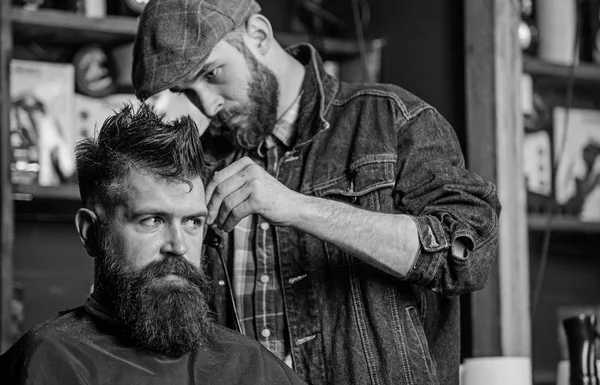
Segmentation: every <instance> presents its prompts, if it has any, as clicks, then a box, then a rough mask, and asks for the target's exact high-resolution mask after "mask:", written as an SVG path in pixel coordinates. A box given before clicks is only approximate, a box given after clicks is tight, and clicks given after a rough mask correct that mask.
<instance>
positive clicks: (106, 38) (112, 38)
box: [11, 7, 137, 45]
mask: <svg viewBox="0 0 600 385" xmlns="http://www.w3.org/2000/svg"><path fill="white" fill-rule="evenodd" d="M11 20H12V24H13V37H14V39H15V41H17V42H19V41H43V42H45V43H53V44H85V43H89V42H95V43H97V44H100V45H118V44H124V43H129V42H132V41H133V40H134V39H135V34H136V32H137V21H136V19H134V18H132V17H126V16H110V17H106V18H101V19H100V18H99V19H95V18H88V17H84V16H81V15H77V14H75V13H70V12H65V11H59V10H48V9H41V10H37V11H28V10H25V9H22V8H16V7H15V8H13V9H12V10H11Z"/></svg>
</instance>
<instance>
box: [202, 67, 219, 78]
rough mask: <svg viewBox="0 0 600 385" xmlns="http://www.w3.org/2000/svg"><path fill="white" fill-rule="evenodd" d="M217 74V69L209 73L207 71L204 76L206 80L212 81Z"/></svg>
mask: <svg viewBox="0 0 600 385" xmlns="http://www.w3.org/2000/svg"><path fill="white" fill-rule="evenodd" d="M218 74H219V68H214V69H212V70H210V71H208V72H207V73H206V74H205V75H204V76H205V77H206V79H212V78H214V77H215V76H217V75H218Z"/></svg>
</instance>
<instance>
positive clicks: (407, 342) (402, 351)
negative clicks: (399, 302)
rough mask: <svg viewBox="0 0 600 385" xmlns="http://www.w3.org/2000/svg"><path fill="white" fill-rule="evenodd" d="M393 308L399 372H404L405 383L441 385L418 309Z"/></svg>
mask: <svg viewBox="0 0 600 385" xmlns="http://www.w3.org/2000/svg"><path fill="white" fill-rule="evenodd" d="M392 307H393V309H392V317H393V320H394V338H395V340H396V347H397V348H398V351H399V357H400V361H401V362H400V368H399V370H402V371H403V383H404V384H407V385H419V384H434V385H439V382H438V378H437V372H436V369H435V363H434V362H433V359H432V358H431V354H430V352H429V346H428V344H427V338H426V337H425V331H424V330H423V325H422V323H421V320H420V318H419V314H418V312H417V309H416V308H415V307H414V306H412V305H411V306H408V307H405V308H404V311H403V312H401V311H400V308H401V307H400V308H399V307H397V306H392Z"/></svg>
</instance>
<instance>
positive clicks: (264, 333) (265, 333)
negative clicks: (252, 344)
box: [260, 328, 271, 338]
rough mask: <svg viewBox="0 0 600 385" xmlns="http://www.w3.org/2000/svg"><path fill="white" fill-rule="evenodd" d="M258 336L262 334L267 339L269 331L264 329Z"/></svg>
mask: <svg viewBox="0 0 600 385" xmlns="http://www.w3.org/2000/svg"><path fill="white" fill-rule="evenodd" d="M260 334H262V336H263V337H265V338H268V337H269V336H270V335H271V331H270V330H269V329H266V328H265V329H263V330H262V332H261V333H260Z"/></svg>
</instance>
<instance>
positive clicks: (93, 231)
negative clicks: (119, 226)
mask: <svg viewBox="0 0 600 385" xmlns="http://www.w3.org/2000/svg"><path fill="white" fill-rule="evenodd" d="M75 226H76V227H77V232H78V233H79V239H81V243H82V244H83V247H85V250H86V251H87V253H88V255H89V256H90V257H97V256H98V255H99V254H100V240H99V239H98V226H100V221H99V220H98V216H97V215H96V213H95V212H93V211H92V210H89V209H83V208H82V209H79V210H77V214H76V215H75Z"/></svg>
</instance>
